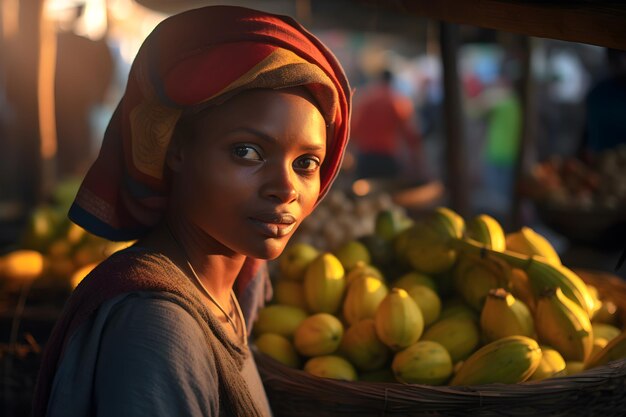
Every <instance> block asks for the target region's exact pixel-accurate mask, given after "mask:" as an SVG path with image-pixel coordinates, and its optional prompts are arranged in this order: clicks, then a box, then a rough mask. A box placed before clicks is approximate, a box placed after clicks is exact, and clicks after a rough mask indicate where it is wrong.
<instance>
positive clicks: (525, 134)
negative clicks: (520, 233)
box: [511, 36, 537, 229]
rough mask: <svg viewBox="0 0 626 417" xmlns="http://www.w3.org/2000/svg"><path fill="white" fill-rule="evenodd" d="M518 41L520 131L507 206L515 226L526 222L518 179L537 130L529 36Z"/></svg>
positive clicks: (532, 158) (527, 165)
mask: <svg viewBox="0 0 626 417" xmlns="http://www.w3.org/2000/svg"><path fill="white" fill-rule="evenodd" d="M520 43H521V45H520V52H521V69H522V76H521V82H520V84H521V88H520V91H519V93H520V98H521V101H522V131H521V137H520V143H519V150H518V153H517V160H516V161H515V171H514V189H513V202H512V205H511V219H512V222H513V227H514V228H515V229H519V228H521V227H522V226H523V225H524V224H526V223H528V222H527V221H526V219H524V210H523V203H524V196H523V194H522V181H523V180H524V178H526V176H527V175H528V174H529V173H530V170H531V169H532V166H533V164H534V163H535V162H536V141H535V136H536V131H537V117H536V115H537V112H536V103H535V91H534V82H533V79H532V68H531V65H532V62H531V56H532V38H530V37H528V36H523V37H522V38H521V42H520Z"/></svg>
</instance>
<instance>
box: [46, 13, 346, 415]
mask: <svg viewBox="0 0 626 417" xmlns="http://www.w3.org/2000/svg"><path fill="white" fill-rule="evenodd" d="M349 109H350V89H349V86H348V82H347V79H346V78H345V75H344V74H343V71H342V69H341V67H340V65H339V63H338V62H337V60H336V59H335V58H334V56H333V55H332V54H331V53H330V52H329V51H328V50H327V49H326V48H325V47H324V46H323V45H322V44H321V42H320V41H319V40H317V39H316V38H315V37H313V36H312V35H311V34H310V33H308V32H307V31H306V30H305V29H303V28H302V27H301V26H300V25H298V24H297V23H296V22H294V21H293V20H291V19H289V18H287V17H282V16H275V15H270V14H267V13H263V12H258V11H254V10H250V9H244V8H239V7H226V6H214V7H206V8H202V9H197V10H192V11H189V12H186V13H182V14H180V15H177V16H173V17H171V18H169V19H166V20H165V21H163V22H162V23H161V24H160V25H159V26H158V27H157V28H156V29H155V30H154V31H153V33H152V34H151V35H150V36H149V37H148V38H147V39H146V41H145V42H144V44H143V46H142V48H141V50H140V51H139V53H138V55H137V57H136V59H135V62H134V64H133V66H132V69H131V73H130V76H129V81H128V86H127V89H126V92H125V94H124V97H123V98H122V100H121V102H120V105H119V106H118V108H117V110H116V112H115V114H114V115H113V117H112V119H111V122H110V124H109V127H108V129H107V132H106V134H105V138H104V142H103V145H102V150H101V152H100V155H99V156H98V159H97V160H96V161H95V163H94V165H93V166H92V168H91V169H90V171H89V172H88V174H87V176H86V178H85V180H84V182H83V184H82V186H81V189H80V191H79V192H78V195H77V197H76V201H75V202H74V205H73V206H72V208H71V210H70V218H71V219H72V220H73V221H75V222H76V223H78V224H79V225H81V226H83V227H84V228H86V229H87V230H89V231H91V232H92V233H95V234H98V235H100V236H104V237H107V238H109V239H112V240H128V239H138V242H137V243H136V244H135V245H134V246H133V247H131V248H129V249H127V250H125V251H121V252H118V253H116V254H114V255H113V256H111V257H110V258H109V259H107V260H106V261H105V262H103V263H102V264H100V265H99V266H98V267H97V268H96V269H95V270H94V271H93V272H92V273H91V274H90V275H89V276H88V277H87V278H85V280H84V281H83V282H82V283H81V284H80V285H79V286H78V287H77V289H76V291H75V292H74V294H73V295H72V297H71V299H70V301H69V302H68V304H67V305H66V308H65V311H64V314H63V316H62V318H61V319H60V320H59V321H58V323H57V325H56V327H55V329H54V331H53V334H52V336H51V338H50V340H49V342H48V344H47V346H46V351H45V354H44V358H43V364H42V368H41V371H40V376H39V380H38V385H37V390H36V395H35V401H34V415H35V416H43V415H48V416H74V415H87V414H89V415H92V414H93V415H102V416H109V415H111V416H143V415H150V416H159V415H163V416H174V415H180V416H237V417H242V416H266V415H270V414H271V412H270V410H269V407H268V404H267V399H266V398H265V393H264V391H263V387H262V385H261V383H260V378H259V375H258V372H257V370H256V367H255V365H254V362H253V360H252V357H251V355H250V353H249V349H248V347H247V344H246V340H247V335H248V331H249V329H250V324H251V321H252V320H253V317H254V314H255V312H256V309H257V308H258V307H259V306H260V305H261V304H262V302H263V300H264V296H267V294H264V291H263V290H264V286H265V284H266V282H267V275H266V273H265V269H264V268H263V262H264V261H263V260H265V259H273V258H276V257H277V256H278V255H279V254H280V253H281V251H282V250H283V249H284V247H285V245H286V243H287V241H288V240H289V237H290V236H291V235H292V234H293V232H294V231H295V229H296V228H297V227H298V225H299V224H300V223H301V222H302V220H304V218H305V217H306V216H307V215H308V214H309V213H310V212H311V211H312V210H313V208H314V207H315V205H316V204H317V202H319V200H320V199H321V198H322V197H323V196H324V194H325V193H326V192H327V190H328V188H329V186H330V184H331V183H332V181H333V179H334V177H335V176H336V174H337V171H338V169H339V165H340V163H341V160H342V157H343V151H344V148H345V145H346V141H347V136H348V122H349V120H348V119H349Z"/></svg>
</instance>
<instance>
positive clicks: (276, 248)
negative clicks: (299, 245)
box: [247, 239, 289, 261]
mask: <svg viewBox="0 0 626 417" xmlns="http://www.w3.org/2000/svg"><path fill="white" fill-rule="evenodd" d="M288 242H289V239H268V240H266V241H265V242H264V244H263V245H262V246H261V247H259V248H255V249H256V250H254V251H251V252H252V253H249V254H247V256H250V257H253V258H257V259H264V260H266V261H271V260H273V259H276V258H278V257H279V256H280V255H281V254H282V253H283V250H285V247H286V246H287V243H288Z"/></svg>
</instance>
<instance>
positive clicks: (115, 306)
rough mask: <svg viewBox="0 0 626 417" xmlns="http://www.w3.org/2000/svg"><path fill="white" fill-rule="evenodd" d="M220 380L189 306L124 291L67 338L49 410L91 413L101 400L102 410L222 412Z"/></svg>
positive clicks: (117, 412) (128, 412) (109, 412)
mask: <svg viewBox="0 0 626 417" xmlns="http://www.w3.org/2000/svg"><path fill="white" fill-rule="evenodd" d="M217 378H218V376H217V369H216V364H215V358H214V356H213V352H212V351H211V349H210V348H209V347H208V346H207V344H206V338H205V336H204V334H203V331H202V328H201V327H200V325H199V324H198V323H197V321H196V320H195V319H194V318H193V317H192V316H191V315H190V314H189V313H188V312H187V311H186V310H185V309H184V308H183V307H181V306H180V305H178V304H177V303H176V302H174V301H171V300H168V299H164V298H162V297H160V294H155V293H153V292H150V291H137V292H131V293H125V294H121V295H118V296H116V297H114V298H112V299H110V300H108V301H106V302H104V303H103V304H102V305H101V306H100V308H99V309H98V310H97V312H96V314H94V316H93V317H92V318H91V319H90V320H89V321H87V322H85V323H84V324H83V325H82V326H81V327H80V328H79V329H77V331H76V332H75V334H74V335H73V337H72V338H71V340H70V341H69V343H68V346H67V350H66V352H65V355H64V358H63V360H62V362H61V366H60V367H59V369H58V372H57V375H56V377H55V379H56V381H55V387H56V389H53V393H52V395H51V407H52V409H53V410H57V411H64V410H65V411H67V410H80V409H85V410H86V409H88V408H89V407H93V404H90V402H89V399H90V398H96V404H97V407H98V411H99V412H102V414H103V415H133V416H135V415H141V416H144V415H154V416H165V415H175V413H176V410H185V412H186V413H187V414H186V415H190V416H200V415H207V414H204V413H202V412H200V411H199V410H201V409H202V408H203V407H204V406H203V405H202V404H204V405H205V406H206V405H208V406H209V408H211V409H212V410H213V411H215V410H217V400H216V399H217V394H216V389H217V386H218V385H217V380H218V379H217ZM70 393H71V394H72V395H70ZM83 403H84V404H83ZM172 413H174V414H172ZM57 414H58V413H57ZM63 414H64V413H63V412H61V413H60V414H59V415H63ZM52 415H55V413H52ZM208 415H217V414H211V413H209V414H208Z"/></svg>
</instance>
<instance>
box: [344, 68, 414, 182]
mask: <svg viewBox="0 0 626 417" xmlns="http://www.w3.org/2000/svg"><path fill="white" fill-rule="evenodd" d="M392 81H393V74H392V73H391V71H389V70H384V71H383V72H382V73H381V74H380V77H379V80H378V81H377V82H376V83H375V84H373V85H372V86H369V87H367V88H365V89H364V90H363V91H362V92H360V93H359V92H357V93H356V94H355V108H354V112H353V115H352V131H351V141H352V143H353V144H354V145H355V147H356V150H357V169H356V175H357V177H358V178H393V177H397V176H399V175H400V174H401V173H402V164H401V163H400V160H401V159H406V161H407V165H408V167H407V168H408V169H409V170H412V171H413V170H418V169H419V165H420V164H419V163H418V157H419V155H420V154H421V136H420V134H419V132H418V130H417V127H416V125H415V123H414V120H413V119H414V118H413V113H414V111H413V103H412V102H411V100H410V99H408V98H406V97H404V96H402V95H400V94H398V93H396V92H395V91H394V90H393V88H392V86H391V83H392ZM400 139H403V140H404V142H405V143H406V148H404V149H407V150H408V152H407V153H408V155H406V158H403V157H404V155H401V153H402V151H403V150H404V149H403V148H402V147H401V146H400V145H401V143H400Z"/></svg>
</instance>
